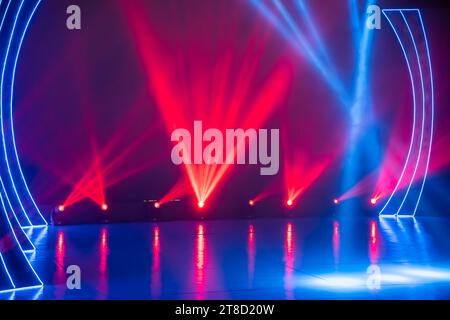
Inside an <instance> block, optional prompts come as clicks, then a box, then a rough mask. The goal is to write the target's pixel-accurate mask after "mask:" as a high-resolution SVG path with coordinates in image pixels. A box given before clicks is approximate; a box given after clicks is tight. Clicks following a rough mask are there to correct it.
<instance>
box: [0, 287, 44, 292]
mask: <svg viewBox="0 0 450 320" xmlns="http://www.w3.org/2000/svg"><path fill="white" fill-rule="evenodd" d="M42 287H43V286H42V285H37V286H30V287H23V288H17V289H9V290H4V291H0V293H9V292H17V291H24V290H32V289H41V288H42Z"/></svg>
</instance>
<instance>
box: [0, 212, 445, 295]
mask: <svg viewBox="0 0 450 320" xmlns="http://www.w3.org/2000/svg"><path fill="white" fill-rule="evenodd" d="M348 222H349V220H339V221H338V220H333V219H325V218H322V219H306V218H305V219H291V220H286V219H270V220H269V219H267V220H266V219H261V220H252V221H246V220H233V221H202V222H195V221H183V222H164V223H153V224H145V223H140V224H117V225H84V226H69V227H48V228H46V229H34V230H30V231H29V232H30V237H31V238H32V240H33V241H34V243H35V245H36V248H37V251H36V252H35V253H34V254H32V255H31V260H32V263H33V265H34V266H35V268H36V270H37V272H38V273H39V274H40V275H41V278H42V279H43V280H44V282H45V284H46V286H45V287H44V288H43V289H41V290H31V291H19V292H15V293H8V294H0V298H1V299H445V298H446V299H448V298H450V250H449V249H450V241H448V240H449V239H450V233H449V231H450V219H445V218H418V219H402V220H396V219H392V218H385V219H372V220H370V219H368V220H367V219H360V220H356V221H355V220H352V221H351V223H348ZM345 233H351V237H348V236H347V237H346V234H345ZM349 239H350V240H351V241H349ZM69 265H78V266H80V268H81V272H82V288H81V290H68V289H67V286H66V278H67V274H66V268H67V267H68V266H69Z"/></svg>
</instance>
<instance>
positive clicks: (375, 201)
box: [370, 198, 378, 205]
mask: <svg viewBox="0 0 450 320" xmlns="http://www.w3.org/2000/svg"><path fill="white" fill-rule="evenodd" d="M377 202H378V199H377V198H372V199H370V203H371V204H373V205H376V204H377Z"/></svg>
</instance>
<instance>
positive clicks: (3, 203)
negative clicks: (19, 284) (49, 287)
mask: <svg viewBox="0 0 450 320" xmlns="http://www.w3.org/2000/svg"><path fill="white" fill-rule="evenodd" d="M0 202H1V204H2V207H3V213H4V215H5V218H6V220H7V221H8V224H9V227H10V229H11V234H12V235H13V237H14V240H16V243H17V244H18V248H19V249H20V252H22V255H23V257H24V259H25V261H26V262H27V263H28V265H29V267H30V269H31V271H32V272H33V273H34V275H35V276H36V279H37V280H38V282H39V283H40V284H41V285H40V286H43V285H44V284H43V283H42V281H41V279H40V278H39V276H38V275H37V273H36V271H34V269H33V266H32V265H31V263H30V261H28V258H27V256H26V255H25V253H24V252H23V250H22V248H21V246H20V243H19V240H18V239H17V237H16V234H15V233H14V230H13V227H12V225H11V221H9V219H8V215H7V213H6V207H5V202H4V201H3V197H2V195H1V193H0ZM0 211H1V210H0ZM37 287H39V286H37ZM28 288H31V287H24V288H16V289H15V290H20V289H28Z"/></svg>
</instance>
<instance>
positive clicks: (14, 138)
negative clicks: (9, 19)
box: [10, 0, 48, 227]
mask: <svg viewBox="0 0 450 320" xmlns="http://www.w3.org/2000/svg"><path fill="white" fill-rule="evenodd" d="M41 2H42V0H39V1H38V2H37V4H36V5H35V7H34V8H33V11H32V12H31V14H30V16H29V18H28V21H27V23H26V25H25V28H24V31H23V33H22V37H21V39H20V42H19V46H18V48H17V54H16V58H15V61H14V67H13V73H12V81H11V96H10V127H11V137H12V142H13V147H14V154H15V157H16V161H17V166H18V168H19V172H20V176H21V177H22V181H23V184H24V186H25V189H26V191H27V193H28V196H29V197H30V199H31V202H32V203H33V206H34V208H35V209H36V211H37V213H38V214H39V216H40V217H41V219H42V221H43V222H44V225H43V226H46V225H48V223H47V221H46V220H45V218H44V216H43V215H42V213H41V211H40V210H39V207H38V206H37V204H36V202H35V201H34V198H33V195H32V194H31V192H30V189H29V188H28V184H27V181H26V179H25V175H24V174H23V171H22V166H21V165H20V159H19V154H18V152H17V147H16V136H15V132H14V117H13V97H14V83H15V78H16V69H17V62H18V60H19V55H20V51H21V49H22V44H23V40H24V39H25V35H26V33H27V30H28V27H29V25H30V22H31V19H32V18H33V16H34V14H35V12H36V10H37V8H38V7H39V5H40V4H41ZM39 226H40V225H36V227H39Z"/></svg>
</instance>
